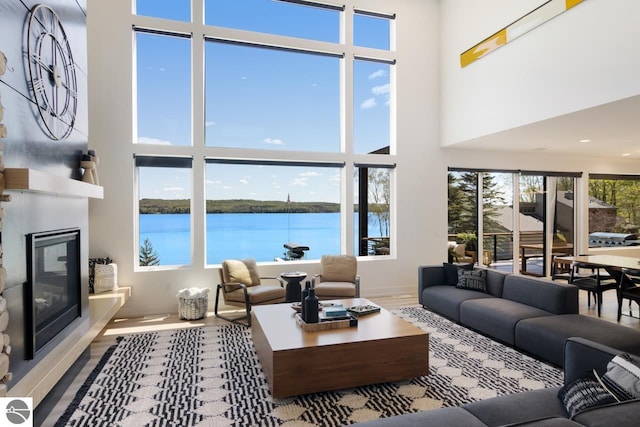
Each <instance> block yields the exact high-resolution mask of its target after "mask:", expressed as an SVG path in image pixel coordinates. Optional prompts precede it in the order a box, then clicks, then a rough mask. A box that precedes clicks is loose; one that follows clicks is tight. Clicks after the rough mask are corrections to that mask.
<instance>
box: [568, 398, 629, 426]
mask: <svg viewBox="0 0 640 427" xmlns="http://www.w3.org/2000/svg"><path fill="white" fill-rule="evenodd" d="M638 414H640V400H628V401H626V402H621V403H614V404H611V405H607V406H600V407H597V408H592V409H588V410H586V411H584V412H580V413H579V414H578V415H576V416H575V417H574V421H576V422H578V423H580V424H582V425H585V426H589V427H611V426H615V427H637V426H638Z"/></svg>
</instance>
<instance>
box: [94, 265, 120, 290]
mask: <svg viewBox="0 0 640 427" xmlns="http://www.w3.org/2000/svg"><path fill="white" fill-rule="evenodd" d="M94 271H95V276H94V281H93V292H95V293H96V294H99V293H102V292H109V291H113V290H115V289H118V266H117V265H116V264H114V263H112V262H111V263H109V264H96V265H95V266H94Z"/></svg>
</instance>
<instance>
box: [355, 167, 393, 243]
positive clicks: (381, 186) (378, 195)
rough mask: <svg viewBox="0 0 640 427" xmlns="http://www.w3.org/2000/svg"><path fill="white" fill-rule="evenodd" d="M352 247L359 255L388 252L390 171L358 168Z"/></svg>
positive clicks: (375, 168)
mask: <svg viewBox="0 0 640 427" xmlns="http://www.w3.org/2000/svg"><path fill="white" fill-rule="evenodd" d="M357 166H358V167H357V168H356V174H355V188H356V193H355V195H356V197H355V201H354V204H353V205H354V207H355V208H356V211H355V217H354V222H355V225H356V233H355V234H356V237H355V247H356V253H357V254H358V255H389V254H390V253H391V239H390V237H391V172H392V169H391V168H381V167H369V166H367V165H357Z"/></svg>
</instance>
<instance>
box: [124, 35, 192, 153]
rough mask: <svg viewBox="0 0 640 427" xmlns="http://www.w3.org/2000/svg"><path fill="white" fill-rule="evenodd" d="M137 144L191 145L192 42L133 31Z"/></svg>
mask: <svg viewBox="0 0 640 427" xmlns="http://www.w3.org/2000/svg"><path fill="white" fill-rule="evenodd" d="M136 48H137V49H136V52H137V59H138V61H137V79H136V82H137V85H136V87H137V98H136V99H137V106H138V111H137V113H138V116H137V117H138V121H137V124H138V133H137V136H138V137H137V140H136V141H135V142H137V143H139V144H159V145H191V104H192V102H191V40H190V39H189V38H186V37H178V36H167V35H161V34H155V33H153V32H144V31H138V32H136Z"/></svg>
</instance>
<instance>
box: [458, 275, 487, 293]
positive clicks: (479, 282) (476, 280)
mask: <svg viewBox="0 0 640 427" xmlns="http://www.w3.org/2000/svg"><path fill="white" fill-rule="evenodd" d="M486 278H487V272H486V271H485V270H479V269H478V270H475V269H474V270H462V269H459V270H458V283H456V288H461V289H469V290H472V291H479V292H485V293H486V292H487V283H486Z"/></svg>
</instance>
